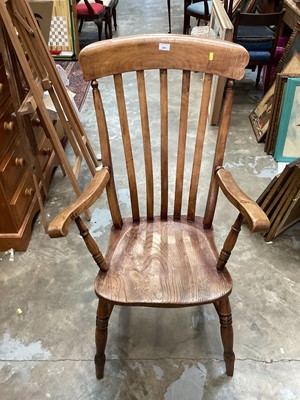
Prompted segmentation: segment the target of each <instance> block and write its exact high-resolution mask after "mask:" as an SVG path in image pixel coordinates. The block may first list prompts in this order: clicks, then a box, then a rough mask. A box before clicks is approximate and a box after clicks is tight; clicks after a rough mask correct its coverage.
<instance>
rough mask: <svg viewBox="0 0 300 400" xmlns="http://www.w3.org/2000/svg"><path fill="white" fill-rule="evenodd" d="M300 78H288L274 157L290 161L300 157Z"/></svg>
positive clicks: (277, 159)
mask: <svg viewBox="0 0 300 400" xmlns="http://www.w3.org/2000/svg"><path fill="white" fill-rule="evenodd" d="M299 110H300V78H288V79H287V84H286V91H285V94H284V98H283V103H282V112H281V116H280V123H279V128H278V134H277V140H276V147H275V153H274V158H275V160H276V161H281V162H290V161H293V160H295V159H297V158H299V157H300V114H299Z"/></svg>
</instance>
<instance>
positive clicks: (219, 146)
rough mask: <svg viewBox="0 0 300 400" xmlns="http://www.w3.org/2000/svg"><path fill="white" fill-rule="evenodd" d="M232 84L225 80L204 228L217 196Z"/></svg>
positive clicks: (213, 209) (214, 207) (211, 215)
mask: <svg viewBox="0 0 300 400" xmlns="http://www.w3.org/2000/svg"><path fill="white" fill-rule="evenodd" d="M233 85H234V82H233V81H232V80H230V81H228V82H227V87H226V94H225V100H224V105H223V110H222V115H221V120H220V127H219V132H218V138H217V143H216V149H215V157H214V162H213V167H212V175H211V181H210V187H209V192H208V197H207V202H206V208H205V213H204V220H203V225H204V228H206V229H209V228H211V226H212V221H213V218H214V213H215V209H216V203H217V197H218V184H217V181H216V170H217V168H218V167H220V166H222V164H223V159H224V153H225V146H226V141H227V135H228V131H229V124H230V117H231V110H232V103H233Z"/></svg>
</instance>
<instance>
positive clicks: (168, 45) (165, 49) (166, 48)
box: [159, 43, 171, 51]
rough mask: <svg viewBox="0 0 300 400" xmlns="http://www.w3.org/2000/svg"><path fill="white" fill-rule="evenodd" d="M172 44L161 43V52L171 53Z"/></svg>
mask: <svg viewBox="0 0 300 400" xmlns="http://www.w3.org/2000/svg"><path fill="white" fill-rule="evenodd" d="M170 47H171V45H170V43H159V50H163V51H170Z"/></svg>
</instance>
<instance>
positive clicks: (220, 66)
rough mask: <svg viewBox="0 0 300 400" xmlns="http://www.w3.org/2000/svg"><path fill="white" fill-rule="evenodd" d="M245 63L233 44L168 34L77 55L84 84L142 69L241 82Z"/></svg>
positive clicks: (138, 37)
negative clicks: (210, 76) (211, 75)
mask: <svg viewBox="0 0 300 400" xmlns="http://www.w3.org/2000/svg"><path fill="white" fill-rule="evenodd" d="M248 61H249V54H248V52H247V51H246V50H245V49H244V48H243V47H242V46H240V45H237V44H235V43H231V42H227V41H224V40H218V39H204V38H196V37H191V36H187V35H170V34H153V35H136V36H128V37H122V38H116V39H112V40H106V41H103V42H97V43H92V44H90V45H88V46H86V47H85V48H84V49H83V50H82V51H81V52H80V54H79V62H80V66H81V69H82V72H83V77H84V79H85V80H86V81H91V80H94V79H97V78H101V77H104V76H108V75H114V74H118V73H123V72H130V71H136V70H146V69H180V70H189V71H199V72H207V73H212V74H216V75H220V76H225V77H227V78H230V79H242V78H243V76H244V69H245V67H246V65H247V64H248Z"/></svg>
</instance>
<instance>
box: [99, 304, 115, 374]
mask: <svg viewBox="0 0 300 400" xmlns="http://www.w3.org/2000/svg"><path fill="white" fill-rule="evenodd" d="M111 311H112V306H111V305H110V304H108V303H107V302H105V301H104V300H103V299H100V300H99V303H98V309H97V317H96V332H95V341H96V354H95V367H96V377H97V379H102V378H103V375H104V365H105V360H106V357H105V347H106V342H107V326H108V320H109V317H110V314H111Z"/></svg>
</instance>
